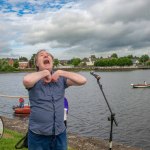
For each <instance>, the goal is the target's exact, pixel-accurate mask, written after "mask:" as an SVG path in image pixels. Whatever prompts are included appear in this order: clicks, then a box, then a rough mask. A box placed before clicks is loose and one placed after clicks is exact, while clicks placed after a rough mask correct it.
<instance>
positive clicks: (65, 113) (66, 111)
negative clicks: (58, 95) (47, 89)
mask: <svg viewBox="0 0 150 150" xmlns="http://www.w3.org/2000/svg"><path fill="white" fill-rule="evenodd" d="M68 109H69V107H68V100H67V98H66V97H64V123H65V126H66V127H67V115H68Z"/></svg>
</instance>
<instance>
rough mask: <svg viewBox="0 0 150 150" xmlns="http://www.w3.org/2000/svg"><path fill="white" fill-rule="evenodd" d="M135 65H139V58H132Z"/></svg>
mask: <svg viewBox="0 0 150 150" xmlns="http://www.w3.org/2000/svg"><path fill="white" fill-rule="evenodd" d="M132 63H133V66H137V65H138V64H139V63H140V62H139V60H138V59H132Z"/></svg>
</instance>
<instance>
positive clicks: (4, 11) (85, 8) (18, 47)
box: [0, 0, 150, 59]
mask: <svg viewBox="0 0 150 150" xmlns="http://www.w3.org/2000/svg"><path fill="white" fill-rule="evenodd" d="M149 6H150V0H1V1H0V35H1V37H0V57H1V58H2V57H10V58H18V57H21V56H23V57H27V58H29V59H30V58H31V56H32V55H33V54H34V53H36V52H37V51H38V50H40V49H46V50H48V52H50V53H51V54H53V55H54V57H55V58H58V59H71V58H73V57H80V58H84V57H89V56H90V55H95V56H96V57H101V56H102V57H107V56H110V55H111V54H112V53H117V55H118V56H120V57H121V56H127V55H133V56H141V55H145V54H148V55H149V56H150V9H149Z"/></svg>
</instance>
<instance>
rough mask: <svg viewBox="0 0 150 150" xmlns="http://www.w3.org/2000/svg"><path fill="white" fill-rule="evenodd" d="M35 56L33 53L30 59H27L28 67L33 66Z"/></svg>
mask: <svg viewBox="0 0 150 150" xmlns="http://www.w3.org/2000/svg"><path fill="white" fill-rule="evenodd" d="M35 56H36V54H33V55H32V57H31V59H30V60H29V66H30V68H35Z"/></svg>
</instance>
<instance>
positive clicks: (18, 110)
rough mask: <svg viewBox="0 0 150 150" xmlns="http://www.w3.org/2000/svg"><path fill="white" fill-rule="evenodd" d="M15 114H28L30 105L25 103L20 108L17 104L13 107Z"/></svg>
mask: <svg viewBox="0 0 150 150" xmlns="http://www.w3.org/2000/svg"><path fill="white" fill-rule="evenodd" d="M13 110H14V112H15V114H30V106H29V105H25V106H24V107H22V108H20V107H18V106H16V107H13Z"/></svg>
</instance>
